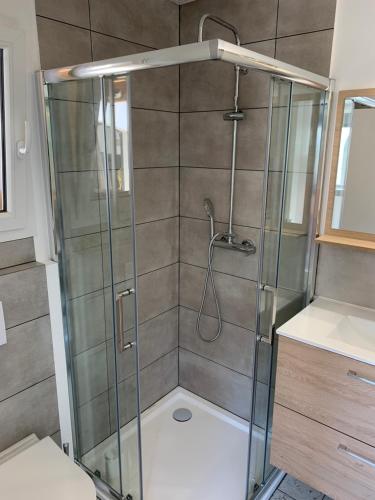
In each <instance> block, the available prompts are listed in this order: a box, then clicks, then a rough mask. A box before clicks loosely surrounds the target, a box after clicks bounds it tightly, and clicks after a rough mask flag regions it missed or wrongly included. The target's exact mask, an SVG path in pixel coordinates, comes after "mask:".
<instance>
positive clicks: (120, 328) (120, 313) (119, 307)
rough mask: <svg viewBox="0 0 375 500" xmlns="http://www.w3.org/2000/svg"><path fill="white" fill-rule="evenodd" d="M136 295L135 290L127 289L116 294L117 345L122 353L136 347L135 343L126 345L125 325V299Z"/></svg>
mask: <svg viewBox="0 0 375 500" xmlns="http://www.w3.org/2000/svg"><path fill="white" fill-rule="evenodd" d="M134 293H135V290H134V288H127V289H126V290H122V291H121V292H117V294H116V316H117V345H118V350H119V351H120V352H123V351H126V350H127V349H130V348H131V347H133V346H134V345H135V342H128V343H127V344H125V331H124V330H125V324H124V310H123V298H124V297H128V296H129V295H132V294H134Z"/></svg>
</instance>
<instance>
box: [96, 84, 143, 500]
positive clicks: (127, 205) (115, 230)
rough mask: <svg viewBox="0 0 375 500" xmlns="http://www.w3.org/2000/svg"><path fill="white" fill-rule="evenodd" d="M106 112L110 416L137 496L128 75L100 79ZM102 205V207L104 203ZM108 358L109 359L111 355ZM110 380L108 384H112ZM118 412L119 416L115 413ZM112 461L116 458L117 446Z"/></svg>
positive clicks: (126, 485) (127, 485) (127, 486)
mask: <svg viewBox="0 0 375 500" xmlns="http://www.w3.org/2000/svg"><path fill="white" fill-rule="evenodd" d="M102 98H103V101H104V107H103V109H105V113H104V114H103V115H101V116H100V117H99V123H100V124H101V126H102V127H103V129H104V130H105V134H102V137H105V144H104V152H105V154H106V157H107V165H108V169H107V171H106V172H104V174H105V175H104V176H103V184H104V185H106V189H103V193H104V195H105V196H104V198H103V200H102V202H103V210H102V214H103V222H104V226H105V227H108V229H109V230H108V232H106V233H105V241H104V246H105V248H108V249H109V251H108V252H105V255H107V256H108V261H105V260H104V269H105V273H106V276H105V284H106V285H108V287H106V307H107V310H106V316H107V321H109V322H110V323H111V324H113V325H115V330H116V334H115V344H113V338H111V339H110V341H111V342H110V343H111V346H110V347H109V353H111V354H109V353H108V358H109V359H110V360H111V362H110V363H109V376H110V377H111V381H110V387H111V388H110V393H109V398H110V401H111V402H113V404H115V402H117V403H118V409H117V414H114V415H113V417H112V418H111V423H110V424H111V430H112V432H116V431H117V432H118V436H119V441H120V450H121V455H120V462H121V477H122V491H123V495H124V496H125V497H126V496H127V495H130V496H129V498H131V499H132V500H140V498H141V493H140V489H141V486H140V466H139V464H140V456H139V401H138V400H139V398H138V387H139V386H138V356H137V349H138V346H137V328H136V327H137V324H136V283H135V262H134V238H135V234H134V220H133V176H132V169H131V164H130V161H131V147H130V141H131V137H130V102H129V78H128V77H115V78H106V79H104V80H103V86H102ZM104 206H105V208H104ZM111 358H112V359H111ZM111 382H112V383H111ZM116 415H117V418H116ZM113 460H114V461H116V460H118V457H117V456H116V453H115V449H114V454H113Z"/></svg>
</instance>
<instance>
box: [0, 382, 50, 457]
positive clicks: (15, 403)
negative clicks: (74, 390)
mask: <svg viewBox="0 0 375 500" xmlns="http://www.w3.org/2000/svg"><path fill="white" fill-rule="evenodd" d="M0 422H1V426H0V451H2V450H4V449H5V448H8V447H9V446H11V445H12V444H14V443H16V442H17V441H20V440H21V439H23V438H25V437H26V436H28V435H29V434H32V433H35V434H36V435H37V436H38V437H39V438H40V439H42V438H44V437H45V436H48V435H50V434H53V433H55V432H56V431H58V430H59V417H58V410H57V397H56V381H55V377H50V378H48V379H47V380H44V381H43V382H40V383H39V384H36V385H33V386H32V387H30V388H29V389H26V390H25V391H22V392H19V393H18V394H16V395H15V396H12V397H11V398H8V399H5V400H4V401H2V402H1V403H0Z"/></svg>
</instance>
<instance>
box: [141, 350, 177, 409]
mask: <svg viewBox="0 0 375 500" xmlns="http://www.w3.org/2000/svg"><path fill="white" fill-rule="evenodd" d="M177 384H178V353H177V349H175V350H174V351H171V352H170V353H168V354H166V355H165V356H162V357H161V358H159V359H158V360H157V361H155V362H154V363H152V364H151V365H148V366H147V367H146V368H144V369H143V370H142V371H141V387H142V389H141V410H142V411H143V410H145V409H146V408H148V407H149V406H151V405H152V404H154V403H155V402H156V401H158V400H159V399H160V398H162V397H163V396H165V395H166V394H168V392H171V391H172V390H173V389H174V388H175V387H176V386H177Z"/></svg>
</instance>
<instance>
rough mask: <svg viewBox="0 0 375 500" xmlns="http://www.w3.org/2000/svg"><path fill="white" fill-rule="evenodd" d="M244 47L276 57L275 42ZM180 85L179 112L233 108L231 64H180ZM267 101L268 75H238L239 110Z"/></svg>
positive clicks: (216, 62) (256, 106)
mask: <svg viewBox="0 0 375 500" xmlns="http://www.w3.org/2000/svg"><path fill="white" fill-rule="evenodd" d="M246 48H249V49H250V50H254V51H255V52H259V53H261V54H265V55H267V56H270V57H274V55H275V41H274V40H267V41H265V42H258V43H251V44H249V45H246ZM180 83H181V111H182V112H184V111H212V110H218V109H221V110H222V109H232V108H233V99H234V71H233V67H232V66H231V65H230V64H227V63H224V62H218V61H212V62H211V61H210V62H207V61H205V62H200V63H193V64H183V65H181V67H180ZM192 89H193V91H192ZM268 100H269V76H268V75H265V74H262V73H261V72H259V71H249V72H248V73H247V74H243V73H241V74H240V93H239V106H240V108H241V109H245V108H259V107H266V106H268Z"/></svg>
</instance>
